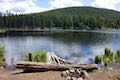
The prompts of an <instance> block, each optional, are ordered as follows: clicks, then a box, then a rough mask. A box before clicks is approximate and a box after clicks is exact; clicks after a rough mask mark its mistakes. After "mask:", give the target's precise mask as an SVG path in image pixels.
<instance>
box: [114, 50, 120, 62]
mask: <svg viewBox="0 0 120 80" xmlns="http://www.w3.org/2000/svg"><path fill="white" fill-rule="evenodd" d="M115 61H116V62H120V50H117V52H116V54H115Z"/></svg>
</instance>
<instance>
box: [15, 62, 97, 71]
mask: <svg viewBox="0 0 120 80" xmlns="http://www.w3.org/2000/svg"><path fill="white" fill-rule="evenodd" d="M14 66H15V67H16V68H19V69H23V70H24V71H49V70H53V71H65V70H68V69H71V68H81V69H82V70H86V71H91V70H95V69H98V67H97V65H96V64H80V65H74V64H48V63H41V62H29V61H20V62H17V63H16V64H15V65H14Z"/></svg>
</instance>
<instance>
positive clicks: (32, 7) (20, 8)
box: [0, 0, 46, 13]
mask: <svg viewBox="0 0 120 80" xmlns="http://www.w3.org/2000/svg"><path fill="white" fill-rule="evenodd" d="M35 2H36V0H1V2H0V11H2V12H6V11H7V10H8V11H10V12H13V13H30V12H41V11H45V10H46V8H41V7H39V6H36V4H35Z"/></svg>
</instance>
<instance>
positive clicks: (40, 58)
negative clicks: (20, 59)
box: [34, 51, 47, 62]
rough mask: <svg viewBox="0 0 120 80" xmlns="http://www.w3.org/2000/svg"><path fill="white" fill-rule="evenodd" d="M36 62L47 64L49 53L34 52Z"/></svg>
mask: <svg viewBox="0 0 120 80" xmlns="http://www.w3.org/2000/svg"><path fill="white" fill-rule="evenodd" d="M34 61H35V62H46V61H47V51H36V52H34Z"/></svg>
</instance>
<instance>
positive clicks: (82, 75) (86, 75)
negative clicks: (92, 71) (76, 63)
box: [81, 70, 91, 80]
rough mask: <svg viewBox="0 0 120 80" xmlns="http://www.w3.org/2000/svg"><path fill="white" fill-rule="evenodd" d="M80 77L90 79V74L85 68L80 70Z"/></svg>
mask: <svg viewBox="0 0 120 80" xmlns="http://www.w3.org/2000/svg"><path fill="white" fill-rule="evenodd" d="M81 77H82V78H83V79H85V80H91V79H90V76H89V75H88V73H87V72H86V71H85V70H84V71H82V72H81Z"/></svg>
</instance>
